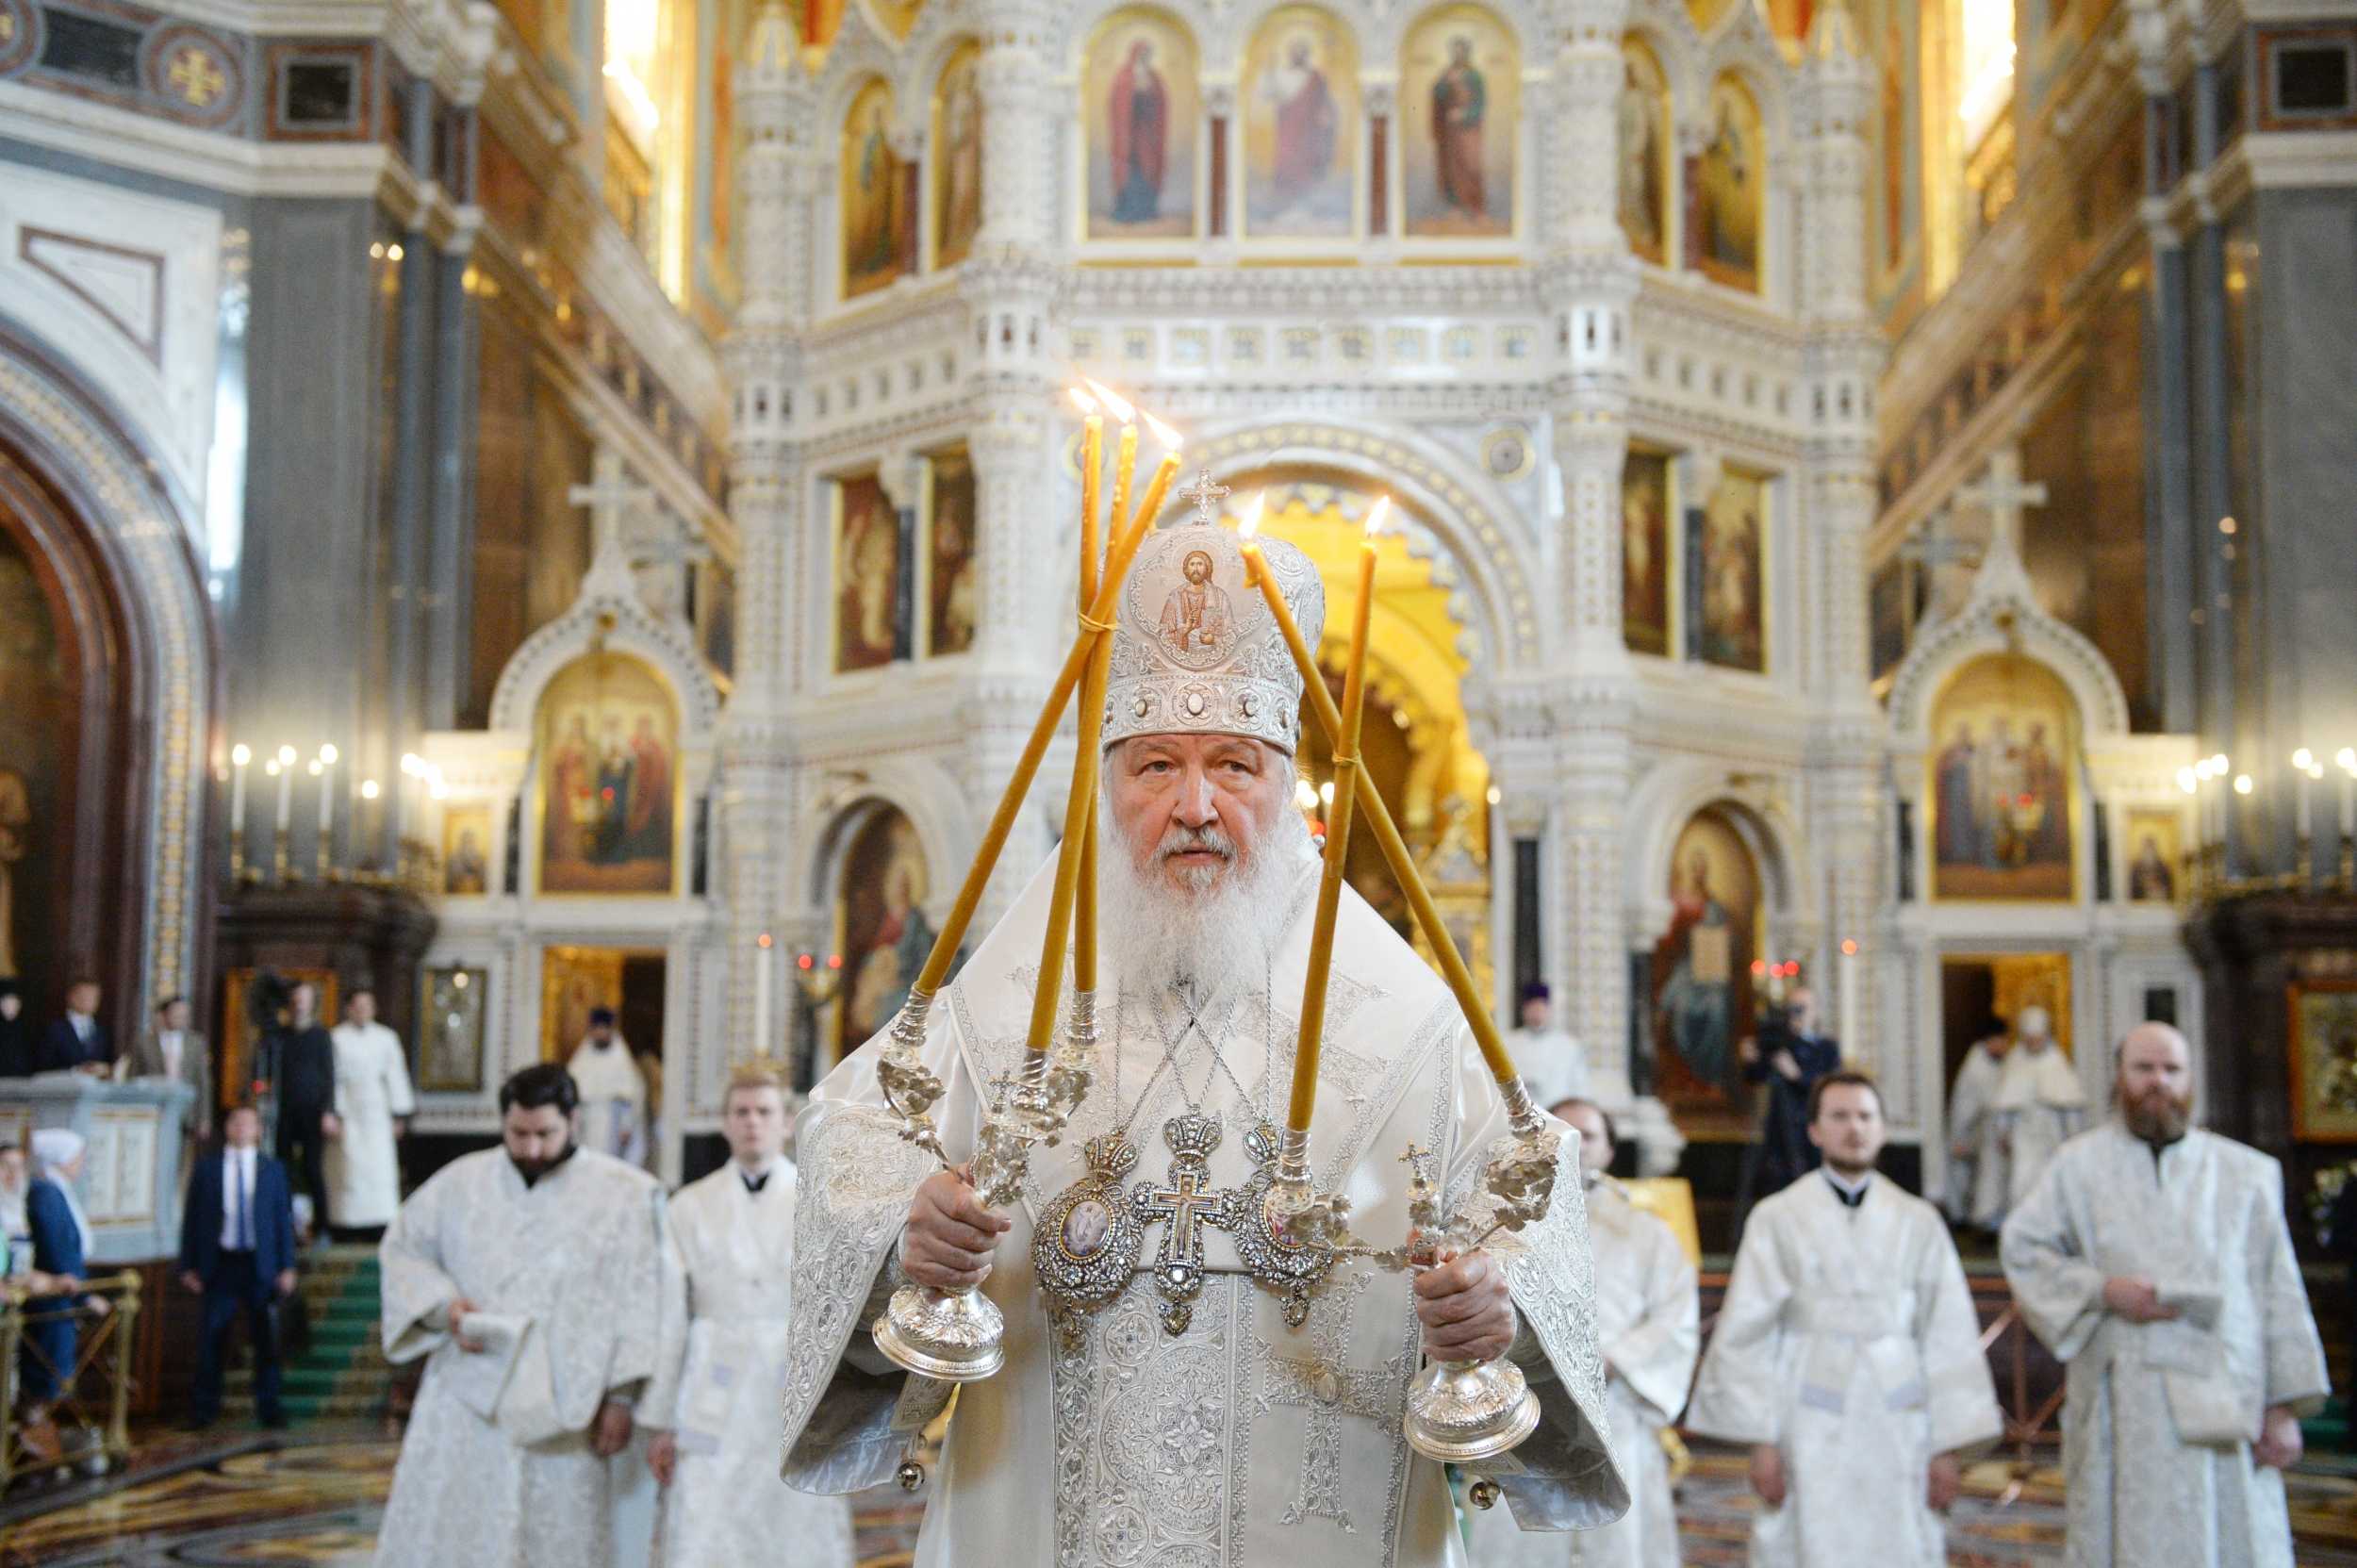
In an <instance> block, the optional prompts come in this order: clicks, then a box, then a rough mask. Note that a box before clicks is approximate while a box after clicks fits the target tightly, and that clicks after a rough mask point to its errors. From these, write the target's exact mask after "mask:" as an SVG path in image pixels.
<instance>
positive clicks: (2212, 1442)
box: [2003, 1023, 2328, 1568]
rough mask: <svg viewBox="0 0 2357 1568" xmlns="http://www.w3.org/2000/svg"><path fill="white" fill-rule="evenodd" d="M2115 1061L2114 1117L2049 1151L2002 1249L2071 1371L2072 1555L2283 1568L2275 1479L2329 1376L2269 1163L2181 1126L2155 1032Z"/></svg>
mask: <svg viewBox="0 0 2357 1568" xmlns="http://www.w3.org/2000/svg"><path fill="white" fill-rule="evenodd" d="M2116 1061H2117V1065H2116V1069H2115V1083H2114V1087H2113V1093H2114V1095H2115V1097H2116V1101H2117V1104H2118V1117H2117V1118H2116V1119H2114V1120H2110V1121H2107V1122H2105V1123H2104V1124H2103V1125H2102V1126H2100V1127H2096V1128H2093V1129H2090V1130H2089V1131H2085V1132H2083V1133H2081V1134H2079V1136H2077V1137H2075V1138H2073V1139H2071V1140H2070V1142H2069V1143H2068V1144H2065V1145H2064V1146H2063V1148H2062V1151H2061V1153H2059V1154H2057V1155H2056V1156H2055V1157H2054V1160H2053V1162H2052V1164H2051V1165H2049V1166H2048V1168H2047V1171H2046V1174H2045V1176H2044V1177H2043V1178H2042V1179H2041V1180H2039V1182H2038V1184H2037V1186H2036V1188H2035V1189H2034V1190H2033V1191H2032V1192H2031V1193H2030V1194H2029V1196H2028V1198H2027V1199H2026V1201H2024V1202H2023V1203H2022V1204H2021V1205H2020V1207H2019V1208H2017V1209H2016V1210H2015V1211H2014V1213H2013V1216H2012V1217H2011V1218H2009V1219H2008V1220H2006V1221H2005V1230H2004V1237H2003V1257H2004V1263H2005V1278H2006V1279H2008V1280H2010V1281H2011V1282H2012V1284H2013V1294H2014V1298H2015V1299H2016V1300H2017V1301H2019V1303H2020V1304H2021V1312H2022V1315H2023V1316H2024V1317H2025V1318H2027V1319H2028V1320H2029V1324H2030V1327H2031V1329H2033V1330H2034V1331H2035V1332H2036V1334H2037V1336H2038V1338H2039V1339H2041V1340H2043V1341H2044V1342H2045V1343H2046V1346H2047V1348H2048V1349H2050V1350H2052V1351H2053V1353H2054V1356H2055V1359H2056V1360H2058V1361H2060V1362H2063V1364H2064V1366H2065V1367H2066V1368H2067V1369H2068V1378H2069V1381H2068V1385H2067V1387H2068V1394H2067V1396H2066V1397H2065V1399H2064V1402H2063V1412H2062V1414H2063V1474H2064V1477H2065V1481H2066V1483H2067V1498H2068V1506H2069V1560H2070V1561H2071V1562H2072V1563H2073V1564H2074V1565H2075V1568H2149V1565H2152V1564H2176V1563H2186V1564H2200V1568H2290V1564H2291V1562H2292V1536H2291V1521H2290V1517H2289V1514H2288V1512H2287V1510H2286V1507H2285V1503H2284V1497H2283V1471H2284V1470H2285V1469H2287V1468H2288V1467H2289V1466H2290V1465H2292V1464H2293V1463H2294V1462H2295V1461H2298V1460H2299V1455H2300V1446H2301V1440H2300V1432H2299V1417H2300V1416H2302V1415H2305V1414H2311V1413H2314V1412H2315V1411H2316V1410H2317V1409H2319V1408H2321V1407H2322V1405H2323V1403H2324V1396H2325V1394H2326V1392H2327V1388H2328V1383H2327V1379H2326V1375H2325V1366H2324V1349H2323V1345H2321V1343H2320V1342H2319V1341H2318V1339H2317V1336H2316V1319H2315V1317H2314V1316H2313V1315H2312V1314H2311V1313H2310V1312H2309V1309H2308V1296H2307V1292H2306V1290H2305V1288H2304V1287H2303V1286H2302V1284H2301V1282H2300V1277H2299V1261H2298V1260H2297V1259H2296V1258H2294V1257H2293V1256H2292V1238H2291V1232H2290V1230H2289V1229H2288V1227H2287V1226H2286V1225H2285V1223H2284V1219H2283V1168H2282V1167H2281V1166H2280V1165H2278V1164H2276V1162H2275V1161H2274V1160H2272V1159H2270V1158H2268V1157H2267V1156H2266V1155H2264V1154H2262V1153H2260V1152H2259V1151H2258V1150H2256V1149H2253V1148H2249V1147H2244V1146H2243V1145H2241V1144H2238V1143H2235V1142H2234V1141H2233V1139H2231V1138H2222V1137H2219V1136H2218V1135H2217V1133H2214V1132H2206V1131H2202V1130H2201V1129H2200V1128H2197V1127H2195V1126H2193V1065H2192V1053H2191V1051H2190V1049H2189V1048H2187V1046H2186V1044H2185V1038H2184V1035H2182V1034H2180V1033H2178V1032H2177V1031H2175V1030H2174V1029H2171V1028H2170V1027H2169V1026H2168V1025H2167V1024H2157V1023H2147V1024H2139V1025H2137V1026H2136V1027H2135V1028H2134V1029H2133V1030H2131V1031H2130V1032H2128V1035H2127V1037H2126V1038H2125V1039H2124V1040H2122V1041H2121V1042H2120V1045H2119V1048H2118V1055H2117V1059H2116Z"/></svg>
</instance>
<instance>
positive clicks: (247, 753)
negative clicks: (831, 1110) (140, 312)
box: [229, 740, 2349, 767]
mask: <svg viewBox="0 0 2357 1568" xmlns="http://www.w3.org/2000/svg"><path fill="white" fill-rule="evenodd" d="M2341 754H2342V755H2343V756H2347V755H2349V753H2348V752H2346V751H2344V752H2342V753H2341ZM229 760H230V761H231V762H234V763H236V764H237V765H238V766H239V767H244V766H245V765H246V764H247V763H249V762H252V761H253V760H254V748H252V747H251V746H248V745H247V744H246V743H245V742H244V741H242V740H241V741H239V742H238V744H236V745H235V746H232V747H231V748H229Z"/></svg>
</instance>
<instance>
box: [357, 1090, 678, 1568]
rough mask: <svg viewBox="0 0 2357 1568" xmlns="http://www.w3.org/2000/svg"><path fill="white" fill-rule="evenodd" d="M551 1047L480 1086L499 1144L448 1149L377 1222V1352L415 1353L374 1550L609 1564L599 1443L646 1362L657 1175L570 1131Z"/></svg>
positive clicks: (650, 1342)
mask: <svg viewBox="0 0 2357 1568" xmlns="http://www.w3.org/2000/svg"><path fill="white" fill-rule="evenodd" d="M576 1109H577V1097H576V1093H575V1090H574V1088H573V1082H572V1079H571V1078H570V1077H569V1075H568V1074H567V1073H566V1071H565V1069H564V1068H562V1067H560V1066H557V1065H555V1064H553V1063H543V1064H541V1065H537V1066H532V1067H526V1068H525V1069H523V1071H521V1072H519V1073H518V1074H516V1075H515V1076H514V1077H513V1078H511V1079H509V1080H508V1081H506V1083H505V1084H503V1085H502V1087H501V1089H500V1119H501V1139H502V1144H503V1147H499V1148H492V1149H485V1150H483V1151H482V1152H480V1153H476V1154H467V1155H462V1156H460V1157H459V1158H458V1159H456V1160H453V1161H452V1162H451V1163H450V1164H448V1165H446V1166H444V1167H443V1168H442V1169H441V1170H440V1171H439V1172H438V1173H437V1174H436V1175H435V1176H434V1177H433V1179H432V1180H428V1181H427V1182H426V1183H425V1184H424V1185H423V1186H421V1187H420V1188H419V1189H418V1190H417V1192H416V1193H415V1194H413V1195H412V1196H411V1197H410V1199H409V1201H408V1202H407V1203H405V1204H404V1205H403V1206H402V1209H401V1213H399V1215H397V1216H396V1217H395V1218H394V1220H393V1223H392V1226H391V1227H390V1229H388V1230H387V1231H386V1232H385V1240H384V1243H383V1245H382V1246H380V1247H379V1248H378V1257H379V1259H380V1260H381V1262H382V1264H383V1268H384V1280H383V1293H384V1339H385V1355H386V1359H387V1360H388V1361H390V1362H394V1363H396V1364H399V1363H401V1362H410V1361H415V1360H417V1359H418V1358H419V1357H420V1356H422V1357H424V1358H426V1363H425V1379H424V1382H423V1383H422V1384H421V1385H420V1388H419V1391H418V1402H417V1406H416V1408H415V1409H414V1410H413V1411H411V1412H410V1416H409V1428H408V1430H407V1432H406V1433H404V1436H403V1438H402V1444H401V1461H400V1463H399V1464H398V1465H397V1466H396V1467H395V1469H394V1471H393V1489H392V1495H391V1497H390V1498H389V1499H388V1500H387V1503H386V1505H385V1522H384V1525H383V1527H382V1529H381V1530H380V1532H379V1534H378V1536H377V1547H376V1561H377V1564H378V1568H422V1565H425V1564H429V1563H431V1564H442V1563H452V1564H455V1563H467V1564H481V1565H483V1568H615V1565H616V1564H617V1563H629V1562H643V1561H644V1560H646V1549H647V1543H645V1542H643V1541H633V1542H618V1540H617V1531H616V1527H615V1517H614V1507H615V1495H614V1494H615V1470H616V1468H617V1466H616V1464H615V1461H614V1456H616V1455H617V1454H619V1453H620V1452H621V1451H622V1449H623V1448H624V1447H625V1445H627V1444H629V1442H630V1436H631V1428H632V1405H633V1403H634V1402H635V1399H636V1397H637V1396H638V1395H639V1393H640V1391H641V1390H642V1389H643V1388H644V1386H645V1384H646V1382H647V1379H648V1378H649V1377H651V1375H652V1373H653V1371H654V1353H655V1336H656V1329H657V1314H658V1309H659V1305H660V1284H659V1281H658V1278H657V1254H658V1252H659V1250H660V1227H661V1214H662V1192H661V1189H660V1188H658V1187H657V1186H656V1185H655V1182H654V1180H653V1178H651V1177H650V1176H648V1175H646V1174H645V1173H644V1172H642V1171H636V1170H633V1169H632V1168H631V1167H630V1166H628V1165H625V1164H620V1163H619V1162H618V1161H614V1160H609V1159H607V1158H606V1157H605V1156H604V1155H602V1154H597V1153H593V1152H592V1151H590V1150H588V1149H585V1148H582V1147H578V1146H577V1145H576V1144H575V1143H574V1141H573V1138H574V1122H575V1115H574V1113H575V1110H576Z"/></svg>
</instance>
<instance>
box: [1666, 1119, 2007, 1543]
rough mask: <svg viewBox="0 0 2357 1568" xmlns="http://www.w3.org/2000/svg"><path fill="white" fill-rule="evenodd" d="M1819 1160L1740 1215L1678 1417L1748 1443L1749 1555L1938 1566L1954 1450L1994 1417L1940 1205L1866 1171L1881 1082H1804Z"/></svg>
mask: <svg viewBox="0 0 2357 1568" xmlns="http://www.w3.org/2000/svg"><path fill="white" fill-rule="evenodd" d="M1808 1135H1809V1139H1810V1141H1811V1142H1812V1143H1814V1144H1815V1145H1816V1146H1817V1147H1818V1148H1819V1149H1820V1150H1821V1151H1822V1152H1823V1154H1824V1162H1825V1163H1824V1164H1823V1165H1822V1167H1821V1168H1820V1169H1818V1170H1815V1171H1812V1172H1810V1173H1809V1174H1808V1175H1806V1176H1804V1177H1802V1178H1801V1180H1798V1181H1795V1182H1793V1183H1792V1185H1790V1186H1789V1187H1787V1188H1785V1189H1784V1190H1783V1191H1782V1192H1779V1193H1777V1194H1776V1195H1775V1196H1774V1197H1769V1198H1764V1199H1762V1200H1761V1201H1760V1204H1759V1206H1758V1207H1757V1208H1755V1209H1754V1210H1753V1211H1752V1213H1751V1217H1750V1219H1749V1220H1747V1221H1746V1222H1745V1224H1744V1227H1743V1240H1742V1244H1741V1246H1739V1248H1738V1249H1737V1251H1736V1256H1735V1273H1734V1277H1733V1278H1732V1279H1730V1280H1729V1281H1728V1284H1727V1295H1726V1300H1725V1301H1724V1302H1723V1303H1722V1306H1721V1307H1720V1309H1719V1321H1718V1325H1717V1327H1716V1328H1715V1329H1713V1330H1712V1333H1711V1337H1710V1349H1709V1352H1708V1354H1706V1356H1705V1357H1704V1358H1703V1372H1702V1378H1701V1379H1700V1380H1699V1381H1698V1382H1697V1383H1696V1384H1695V1386H1694V1399H1693V1403H1692V1404H1691V1405H1690V1406H1689V1407H1688V1410H1687V1414H1686V1426H1687V1429H1688V1430H1689V1431H1691V1432H1695V1433H1698V1434H1700V1435H1702V1436H1705V1437H1715V1438H1719V1439H1721V1440H1722V1441H1724V1442H1728V1443H1740V1444H1748V1445H1750V1447H1751V1449H1752V1467H1751V1469H1752V1488H1753V1490H1754V1491H1755V1492H1756V1493H1758V1494H1759V1497H1760V1500H1761V1501H1762V1502H1763V1503H1765V1504H1766V1505H1767V1507H1766V1508H1764V1509H1763V1510H1761V1511H1760V1512H1759V1514H1758V1515H1757V1516H1756V1517H1755V1520H1754V1521H1753V1525H1752V1553H1751V1561H1752V1564H1753V1568H1940V1565H1941V1564H1944V1563H1945V1562H1946V1561H1947V1560H1948V1549H1947V1524H1946V1519H1945V1514H1946V1512H1947V1510H1948V1508H1949V1506H1950V1505H1951V1504H1953V1502H1954V1501H1955V1498H1956V1494H1957V1492H1958V1490H1959V1488H1960V1486H1961V1484H1962V1463H1963V1460H1964V1459H1965V1458H1966V1457H1968V1456H1969V1455H1970V1454H1972V1453H1973V1452H1975V1451H1977V1450H1979V1449H1982V1448H1985V1447H1986V1446H1988V1445H1989V1444H1993V1443H1995V1442H1996V1441H1997V1439H1998V1438H1999V1437H2000V1436H2001V1435H2002V1434H2003V1430H2004V1422H2003V1416H2002V1414H2001V1413H2000V1412H1999V1411H1998V1408H1997V1391H1996V1386H1995V1384H1994V1383H1993V1382H1992V1381H1991V1379H1990V1378H1989V1371H1988V1359H1987V1357H1986V1355H1984V1354H1983V1353H1982V1350H1981V1343H1980V1323H1979V1320H1978V1319H1977V1318H1976V1317H1975V1315H1974V1313H1973V1310H1972V1295H1971V1291H1970V1288H1969V1287H1968V1286H1967V1285H1966V1284H1965V1280H1964V1265H1963V1264H1962V1263H1960V1262H1958V1261H1957V1258H1956V1247H1955V1243H1953V1241H1951V1240H1950V1239H1949V1236H1948V1227H1947V1224H1946V1223H1945V1222H1944V1221H1943V1220H1942V1219H1941V1218H1940V1213H1939V1211H1938V1210H1937V1209H1936V1208H1934V1207H1933V1206H1932V1205H1931V1204H1929V1203H1926V1202H1924V1201H1923V1200H1922V1199H1921V1198H1920V1197H1914V1196H1913V1195H1911V1194H1908V1193H1904V1192H1902V1191H1900V1190H1899V1188H1898V1186H1897V1184H1896V1183H1894V1182H1892V1181H1890V1180H1887V1179H1886V1178H1884V1177H1881V1176H1878V1175H1876V1174H1875V1171H1874V1160H1875V1157H1876V1156H1878V1155H1879V1154H1880V1153H1881V1152H1882V1147H1883V1144H1884V1143H1885V1141H1886V1140H1887V1132H1886V1131H1885V1129H1884V1125H1883V1113H1882V1095H1881V1092H1880V1091H1879V1090H1877V1089H1876V1088H1875V1087H1874V1083H1873V1081H1872V1080H1871V1079H1870V1078H1867V1077H1866V1076H1864V1075H1863V1074H1860V1073H1854V1072H1837V1073H1834V1074H1831V1075H1830V1076H1828V1077H1826V1078H1824V1079H1821V1080H1820V1081H1818V1083H1817V1086H1816V1088H1815V1089H1814V1090H1813V1091H1812V1094H1811V1099H1810V1113H1809V1123H1808Z"/></svg>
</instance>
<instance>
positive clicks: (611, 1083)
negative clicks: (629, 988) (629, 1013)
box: [565, 1007, 653, 1165]
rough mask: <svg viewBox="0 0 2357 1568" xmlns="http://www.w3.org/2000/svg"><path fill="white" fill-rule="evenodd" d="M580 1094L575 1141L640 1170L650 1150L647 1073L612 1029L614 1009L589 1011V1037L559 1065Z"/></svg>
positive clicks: (599, 1008) (596, 1008) (626, 1042)
mask: <svg viewBox="0 0 2357 1568" xmlns="http://www.w3.org/2000/svg"><path fill="white" fill-rule="evenodd" d="M565 1066H566V1070H567V1071H569V1072H570V1073H571V1074H572V1075H573V1082H574V1084H575V1085H576V1086H577V1087H578V1088H579V1089H580V1091H581V1142H582V1147H585V1148H593V1149H596V1150H597V1151H598V1152H599V1153H600V1154H608V1155H611V1156H613V1157H614V1158H615V1159H617V1160H619V1161H621V1162H622V1163H623V1164H631V1165H644V1164H646V1163H647V1153H648V1150H649V1149H650V1148H651V1147H652V1145H653V1139H652V1128H651V1121H652V1117H651V1115H650V1114H649V1112H648V1103H647V1102H648V1096H647V1074H646V1071H645V1069H644V1068H642V1067H641V1066H640V1065H638V1057H637V1055H636V1053H635V1052H634V1051H632V1049H631V1048H630V1042H629V1041H628V1040H625V1039H623V1038H622V1036H621V1033H620V1032H618V1030H616V1028H615V1027H614V1010H613V1009H612V1008H610V1007H593V1008H591V1009H590V1010H589V1032H588V1033H587V1034H586V1035H585V1036H583V1038H582V1042H581V1044H580V1045H578V1046H576V1047H574V1048H573V1054H572V1059H571V1060H570V1061H569V1062H567V1063H566V1064H565Z"/></svg>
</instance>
